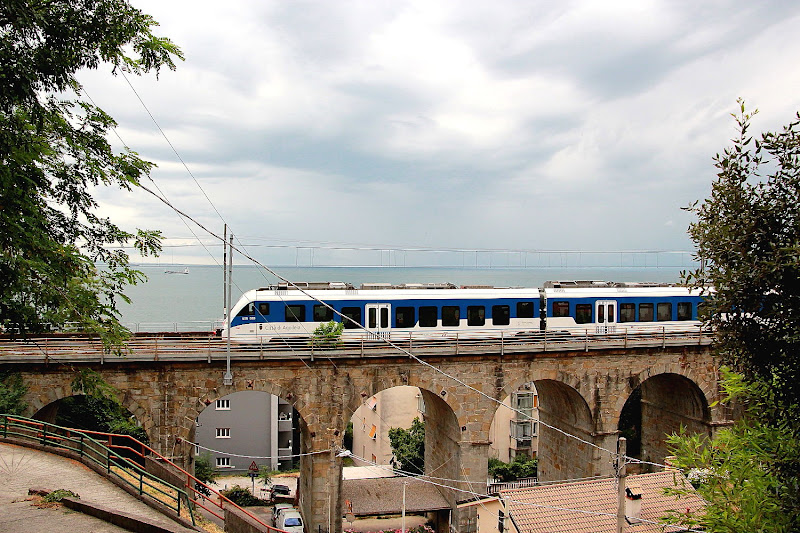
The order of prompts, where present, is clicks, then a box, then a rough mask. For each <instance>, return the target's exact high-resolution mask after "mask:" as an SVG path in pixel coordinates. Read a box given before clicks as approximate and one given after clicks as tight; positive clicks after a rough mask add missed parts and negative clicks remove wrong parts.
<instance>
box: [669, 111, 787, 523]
mask: <svg viewBox="0 0 800 533" xmlns="http://www.w3.org/2000/svg"><path fill="white" fill-rule="evenodd" d="M739 105H740V109H739V112H738V113H736V114H734V118H735V119H736V123H737V126H738V135H737V136H736V138H734V139H733V145H732V147H730V148H727V149H726V150H725V151H724V152H723V153H722V155H720V154H717V155H716V156H715V158H714V162H715V167H716V168H717V171H718V172H717V178H716V179H715V181H714V182H713V184H712V190H711V196H710V197H709V198H708V199H707V200H705V201H704V202H703V203H702V204H698V203H695V204H694V205H692V206H690V207H689V208H688V209H689V211H691V212H692V213H694V214H695V216H696V217H697V221H696V222H694V223H693V224H691V226H690V228H689V234H690V235H691V237H692V240H693V241H694V243H695V245H696V247H697V256H698V257H699V258H700V259H701V261H702V263H701V267H700V268H699V269H697V270H695V271H693V272H689V273H687V274H685V277H686V281H687V282H688V283H690V284H693V285H696V286H700V287H703V286H709V285H710V286H713V287H714V290H713V292H711V293H709V295H708V296H709V297H708V299H707V309H706V311H707V320H708V322H709V323H711V324H712V325H713V326H714V327H715V330H716V333H717V350H718V353H719V358H720V360H721V361H722V362H723V363H725V364H727V365H729V366H730V367H731V369H732V370H733V371H734V372H735V373H727V374H726V376H725V379H724V381H723V386H724V387H725V391H726V393H727V395H728V397H730V398H732V399H735V400H738V401H740V402H741V403H742V404H743V405H744V407H745V413H744V416H743V418H742V419H741V420H740V421H738V422H737V423H736V424H735V425H734V426H733V427H732V428H730V429H729V430H723V431H720V432H719V433H718V435H717V436H716V438H715V439H714V440H713V441H708V440H705V441H703V440H702V439H701V440H698V439H693V440H688V439H689V438H688V437H686V436H683V437H680V436H679V437H675V438H673V439H672V440H671V444H672V446H673V448H674V452H675V454H676V456H677V458H676V461H677V464H678V465H679V466H684V467H687V468H694V469H696V471H697V472H700V473H701V474H702V475H701V477H704V478H708V479H710V480H711V481H710V482H707V483H700V484H699V485H700V487H701V492H702V493H703V495H704V496H705V497H706V498H707V499H708V500H709V505H708V506H707V508H706V512H705V514H704V515H703V516H702V517H694V518H692V520H695V521H696V522H694V523H695V524H696V525H701V526H703V527H704V528H706V529H707V530H709V531H747V530H751V531H752V530H755V529H758V530H759V531H790V530H797V528H798V526H797V524H798V523H800V490H798V489H800V207H799V206H800V136H799V132H798V128H800V114H797V117H796V118H795V120H793V121H792V122H790V123H789V124H788V125H787V126H786V127H784V128H783V130H782V131H780V132H777V133H774V132H767V133H763V134H762V135H761V136H760V138H759V139H757V140H755V141H754V140H753V137H752V136H751V135H750V133H749V131H748V130H749V128H750V121H751V118H752V117H753V115H754V114H755V112H754V113H747V111H746V110H745V106H744V103H743V102H742V101H741V100H740V101H739ZM709 487H710V488H709ZM750 489H756V490H750ZM733 494H735V496H736V497H735V498H734V497H732V496H731V495H733Z"/></svg>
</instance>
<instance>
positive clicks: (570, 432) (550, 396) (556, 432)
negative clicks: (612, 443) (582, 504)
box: [495, 372, 599, 481]
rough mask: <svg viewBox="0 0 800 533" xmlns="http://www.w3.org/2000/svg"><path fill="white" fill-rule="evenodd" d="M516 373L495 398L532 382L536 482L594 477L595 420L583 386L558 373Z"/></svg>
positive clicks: (596, 472)
mask: <svg viewBox="0 0 800 533" xmlns="http://www.w3.org/2000/svg"><path fill="white" fill-rule="evenodd" d="M520 374H521V375H515V376H514V379H513V380H512V381H509V382H508V383H507V384H506V386H505V387H503V388H502V391H501V392H500V393H499V396H500V398H501V401H502V399H505V398H506V397H508V396H510V395H511V394H512V393H513V392H515V391H517V390H519V389H520V388H521V387H522V386H523V385H525V384H526V383H533V384H534V386H535V388H536V391H537V394H538V398H539V406H538V410H539V424H538V453H537V456H538V459H539V472H538V476H539V479H541V480H543V481H554V480H560V479H574V478H583V477H590V476H593V475H596V474H598V473H599V470H598V466H597V465H596V464H595V461H594V456H595V454H594V453H593V446H592V444H594V441H595V435H594V428H595V419H594V416H593V414H592V411H591V409H590V407H589V405H590V404H589V401H588V400H587V398H586V395H585V394H584V393H583V392H582V389H584V388H587V387H586V385H587V383H584V382H583V381H581V380H580V379H579V377H577V376H574V375H571V374H564V373H559V372H545V373H542V372H524V373H520ZM497 409H502V407H500V406H499V405H497V406H495V413H496V412H497ZM554 428H556V429H554ZM589 443H591V444H589Z"/></svg>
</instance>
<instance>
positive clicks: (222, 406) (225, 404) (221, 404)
mask: <svg viewBox="0 0 800 533" xmlns="http://www.w3.org/2000/svg"><path fill="white" fill-rule="evenodd" d="M215 408H216V410H217V411H230V410H231V401H230V400H217V404H216V406H215Z"/></svg>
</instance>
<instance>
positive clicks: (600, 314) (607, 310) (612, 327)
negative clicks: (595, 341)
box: [594, 300, 617, 333]
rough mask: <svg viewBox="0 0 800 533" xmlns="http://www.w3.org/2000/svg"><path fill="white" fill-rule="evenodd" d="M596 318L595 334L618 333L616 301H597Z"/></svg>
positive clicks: (595, 307)
mask: <svg viewBox="0 0 800 533" xmlns="http://www.w3.org/2000/svg"><path fill="white" fill-rule="evenodd" d="M594 316H595V320H594V323H595V333H616V330H617V324H616V322H617V301H616V300H597V301H596V302H595V303H594Z"/></svg>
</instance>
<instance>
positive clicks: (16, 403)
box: [0, 372, 28, 415]
mask: <svg viewBox="0 0 800 533" xmlns="http://www.w3.org/2000/svg"><path fill="white" fill-rule="evenodd" d="M26 392H28V387H27V386H26V385H25V384H24V383H22V376H21V375H20V374H19V373H18V372H0V413H3V414H7V415H21V414H22V413H23V412H24V411H25V408H26V407H27V404H26V403H25V402H24V401H23V400H22V398H23V397H24V396H25V393H26Z"/></svg>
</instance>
